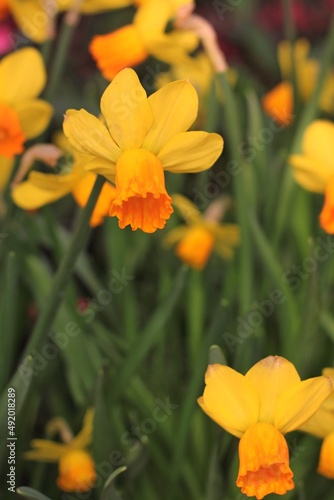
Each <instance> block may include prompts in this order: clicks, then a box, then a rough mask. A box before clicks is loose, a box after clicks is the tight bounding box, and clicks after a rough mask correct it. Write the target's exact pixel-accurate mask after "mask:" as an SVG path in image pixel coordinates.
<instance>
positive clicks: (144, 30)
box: [89, 0, 198, 80]
mask: <svg viewBox="0 0 334 500" xmlns="http://www.w3.org/2000/svg"><path fill="white" fill-rule="evenodd" d="M183 3H185V4H187V3H189V1H187V0H184V2H183ZM180 4H182V2H181V1H178V2H175V1H174V2H172V1H171V0H146V1H145V2H143V3H142V5H140V7H139V8H138V10H137V13H136V14H135V17H134V19H133V22H132V24H129V25H126V26H123V27H122V28H119V29H118V30H116V31H114V32H112V33H109V34H107V35H97V36H95V37H94V38H93V39H92V41H91V43H90V46H89V51H90V53H91V55H92V57H93V59H94V60H95V61H96V64H97V66H98V68H99V70H100V71H101V73H102V75H103V76H104V77H105V78H106V79H107V80H112V79H113V78H114V77H115V75H116V74H117V73H118V72H119V71H120V70H122V69H124V68H127V67H129V66H136V65H137V64H140V63H142V62H144V61H145V60H146V59H147V58H148V56H149V55H152V56H154V57H156V58H157V59H159V60H161V61H164V62H166V63H169V64H173V63H178V64H183V63H186V62H187V61H188V59H189V56H188V53H189V52H190V51H191V50H193V49H194V48H195V47H196V45H197V43H198V39H197V36H196V35H195V34H194V33H191V32H189V31H183V30H174V31H171V32H169V33H165V29H166V26H167V24H168V21H170V20H171V19H172V18H173V16H174V15H175V12H176V7H177V8H178V7H179V5H180Z"/></svg>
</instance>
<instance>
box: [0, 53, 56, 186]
mask: <svg viewBox="0 0 334 500" xmlns="http://www.w3.org/2000/svg"><path fill="white" fill-rule="evenodd" d="M45 82H46V73H45V68H44V64H43V59H42V57H41V55H40V53H39V52H38V51H37V50H36V49H34V48H31V47H29V48H24V49H21V50H18V51H17V52H14V53H12V54H9V55H8V56H6V57H4V58H3V59H2V60H1V61H0V189H2V188H3V187H4V186H5V184H6V183H7V180H8V177H9V175H10V172H11V169H12V166H13V159H14V157H15V155H18V154H21V153H22V152H23V151H24V143H25V141H26V140H28V139H32V138H34V137H37V136H38V135H39V134H41V132H43V130H44V129H45V128H46V126H47V125H48V123H49V121H50V119H51V116H52V106H51V105H50V104H49V103H47V102H46V101H43V100H41V99H37V96H38V95H39V94H40V93H41V91H42V90H43V87H44V85H45Z"/></svg>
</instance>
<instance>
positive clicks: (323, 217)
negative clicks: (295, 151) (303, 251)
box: [289, 120, 334, 234]
mask: <svg viewBox="0 0 334 500" xmlns="http://www.w3.org/2000/svg"><path fill="white" fill-rule="evenodd" d="M333 144H334V124H333V123H332V122H330V121H327V120H316V121H314V122H312V123H311V124H310V125H309V126H308V127H306V129H305V132H304V135H303V141H302V153H301V154H299V155H292V156H290V158H289V162H290V164H291V165H292V167H293V175H294V178H295V180H296V182H297V183H298V184H300V185H301V186H302V187H303V188H304V189H307V190H308V191H312V192H314V193H325V203H324V206H323V209H322V211H321V214H320V225H321V227H322V228H323V229H324V230H325V231H326V232H327V233H330V234H334V154H333V151H334V150H333Z"/></svg>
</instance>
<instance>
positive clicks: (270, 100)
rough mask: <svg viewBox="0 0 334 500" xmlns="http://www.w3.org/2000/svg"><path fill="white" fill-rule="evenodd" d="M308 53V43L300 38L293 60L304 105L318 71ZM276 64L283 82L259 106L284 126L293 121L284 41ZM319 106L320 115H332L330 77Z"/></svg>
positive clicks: (333, 78) (333, 96) (333, 83)
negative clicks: (324, 112)
mask: <svg viewBox="0 0 334 500" xmlns="http://www.w3.org/2000/svg"><path fill="white" fill-rule="evenodd" d="M309 52H310V44H309V42H308V40H306V39H304V38H301V39H299V40H297V41H296V42H295V44H294V46H293V57H294V61H295V69H296V80H297V89H298V93H299V96H300V98H301V100H302V101H303V102H306V101H308V99H309V98H310V97H311V95H312V93H313V90H314V88H315V86H316V83H317V80H318V76H319V71H320V64H319V63H318V61H317V60H316V59H311V58H309ZM278 60H279V64H280V68H281V73H282V78H283V81H282V82H281V83H279V84H278V85H276V87H274V88H273V89H272V90H270V91H269V92H268V93H267V94H266V95H265V96H264V97H263V100H262V105H263V109H264V110H265V112H266V113H267V114H268V115H269V116H271V117H272V118H274V119H275V120H276V121H277V122H278V123H280V124H281V125H282V126H287V125H289V124H290V123H291V122H292V121H293V117H294V114H293V112H294V102H293V87H292V84H291V82H290V79H291V76H292V67H291V43H290V42H288V41H287V40H283V41H282V42H280V43H279V45H278ZM319 106H320V108H321V109H322V110H324V111H327V112H329V113H333V112H334V73H331V74H330V75H329V76H328V77H327V80H326V82H325V85H324V88H323V91H322V93H321V96H320V100H319Z"/></svg>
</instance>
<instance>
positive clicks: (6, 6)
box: [0, 0, 10, 21]
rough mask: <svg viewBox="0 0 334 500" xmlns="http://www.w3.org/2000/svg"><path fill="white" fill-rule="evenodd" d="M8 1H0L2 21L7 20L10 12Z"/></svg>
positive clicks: (0, 19)
mask: <svg viewBox="0 0 334 500" xmlns="http://www.w3.org/2000/svg"><path fill="white" fill-rule="evenodd" d="M8 1H9V0H0V21H2V20H3V19H5V17H7V14H8V13H9V11H10V9H9V4H8Z"/></svg>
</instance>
